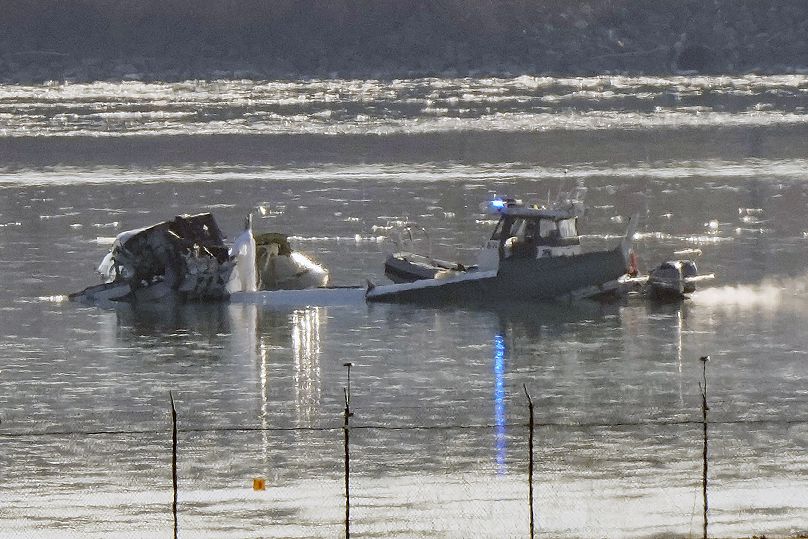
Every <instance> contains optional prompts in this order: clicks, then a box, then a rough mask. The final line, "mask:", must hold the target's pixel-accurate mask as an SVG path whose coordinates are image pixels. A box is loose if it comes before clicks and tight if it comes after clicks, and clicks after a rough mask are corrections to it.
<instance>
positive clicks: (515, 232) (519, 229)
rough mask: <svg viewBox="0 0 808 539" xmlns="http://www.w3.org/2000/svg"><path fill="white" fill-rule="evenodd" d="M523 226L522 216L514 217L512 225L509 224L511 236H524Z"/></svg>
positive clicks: (524, 225)
mask: <svg viewBox="0 0 808 539" xmlns="http://www.w3.org/2000/svg"><path fill="white" fill-rule="evenodd" d="M525 227H526V222H525V220H524V219H522V218H518V219H514V221H513V226H511V236H516V237H517V238H524V237H525Z"/></svg>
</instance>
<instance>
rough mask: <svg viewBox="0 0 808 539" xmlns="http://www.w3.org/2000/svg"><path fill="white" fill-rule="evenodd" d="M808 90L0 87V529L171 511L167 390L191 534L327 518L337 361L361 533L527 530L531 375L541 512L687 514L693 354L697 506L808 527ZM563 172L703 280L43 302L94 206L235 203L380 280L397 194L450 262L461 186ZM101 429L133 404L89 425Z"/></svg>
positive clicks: (135, 521) (756, 524)
mask: <svg viewBox="0 0 808 539" xmlns="http://www.w3.org/2000/svg"><path fill="white" fill-rule="evenodd" d="M806 89H808V79H806V78H805V76H788V77H763V76H746V77H737V78H730V77H694V78H687V77H672V78H667V79H661V78H641V77H637V78H631V77H597V78H583V79H553V78H531V77H519V78H513V79H415V80H400V81H351V80H312V81H288V82H274V83H269V82H267V83H258V84H253V83H248V82H240V81H236V82H232V81H231V82H224V81H222V82H212V83H202V82H186V83H180V84H161V83H152V84H145V83H135V82H133V83H124V84H108V83H96V84H88V85H72V84H68V85H43V86H0V149H2V153H0V282H2V285H3V286H2V287H0V330H1V331H2V334H3V336H4V346H3V347H2V349H0V420H2V423H0V445H2V447H3V450H2V451H0V470H2V474H3V484H4V489H3V493H2V494H0V507H2V508H3V509H2V511H0V528H2V530H3V531H0V536H15V535H23V536H25V535H36V534H37V533H38V532H40V531H42V530H46V532H47V534H48V535H49V536H54V537H57V536H62V537H70V536H76V535H79V534H81V535H86V536H97V537H109V536H116V535H119V536H123V535H127V534H129V535H131V533H135V534H136V535H138V536H144V537H146V536H155V537H156V536H161V537H162V536H165V535H166V533H168V532H169V531H170V529H169V526H170V515H168V513H167V512H166V511H167V509H166V507H167V504H168V503H169V502H170V477H169V476H168V475H167V473H166V472H167V470H168V468H167V466H168V463H169V461H170V454H169V453H168V450H169V446H168V445H167V440H169V439H170V433H169V431H168V430H167V429H168V427H169V424H168V423H167V420H168V415H167V395H168V391H172V392H173V393H174V396H175V399H176V402H177V405H178V409H179V413H180V422H181V426H182V427H183V428H184V429H186V430H184V431H183V432H182V443H181V453H180V455H181V457H180V477H181V481H182V487H181V491H180V497H181V502H182V505H183V507H184V509H183V516H182V517H181V518H182V519H183V522H184V525H185V526H186V527H187V528H186V529H188V530H189V531H188V533H192V534H193V535H194V536H200V537H206V536H207V537H227V536H231V537H244V536H266V535H271V536H273V535H278V536H281V535H283V536H337V535H338V534H339V533H340V530H341V524H340V522H341V518H342V513H341V510H342V505H341V504H342V503H343V500H342V498H341V490H340V489H341V480H342V438H341V436H342V434H341V431H340V430H339V429H340V426H341V424H342V423H341V421H342V415H341V414H342V412H343V407H344V400H343V399H344V392H343V388H344V386H345V383H346V380H345V377H346V372H345V367H344V366H343V365H344V363H345V362H348V361H350V362H352V363H353V364H354V367H353V369H352V382H351V383H352V386H351V387H352V409H353V411H354V412H355V416H354V418H353V419H352V421H355V423H354V424H355V425H357V426H361V427H363V428H357V429H356V430H355V431H352V440H353V441H352V443H353V444H354V445H353V446H352V451H353V452H354V453H353V455H354V458H355V459H356V460H355V461H353V462H352V474H353V476H352V477H353V480H354V485H355V488H356V489H357V490H356V495H357V499H359V500H360V502H359V505H358V509H357V512H356V518H357V521H356V525H357V529H359V530H361V531H362V533H367V534H376V535H383V536H402V537H415V536H422V537H426V536H434V535H439V536H474V535H477V536H480V535H482V536H488V537H501V536H523V535H524V531H525V529H526V527H525V525H526V524H525V523H526V522H527V509H526V506H525V504H524V503H523V501H524V500H523V498H524V492H525V490H526V485H525V475H524V474H525V469H526V462H525V460H524V456H525V454H526V443H527V442H526V429H525V425H526V422H527V415H526V413H527V411H526V405H525V398H524V389H523V384H524V385H525V386H527V388H529V390H530V391H531V394H532V396H533V399H534V401H535V403H536V412H537V420H538V422H539V423H540V424H541V425H542V426H541V427H540V429H539V430H538V431H537V438H536V440H537V446H536V449H537V454H538V455H539V460H538V462H539V465H538V467H537V470H538V471H537V475H536V483H537V485H538V487H537V488H538V491H537V502H538V505H537V507H538V514H539V521H540V522H541V526H542V528H541V530H542V533H545V534H546V535H549V536H553V537H582V536H625V537H648V536H655V535H656V536H662V535H672V536H684V535H691V534H698V533H700V511H699V507H698V502H699V501H700V500H699V496H700V492H701V491H700V487H701V484H700V480H701V460H700V459H701V443H702V440H701V435H702V431H701V425H700V423H699V421H700V420H701V419H700V418H701V409H700V403H701V400H700V399H701V395H700V389H699V382H700V381H701V376H702V372H701V364H700V363H699V361H698V358H699V357H700V356H703V355H710V357H711V359H710V362H709V364H708V369H709V371H708V375H709V376H710V382H709V388H710V414H711V420H712V421H714V423H713V424H711V425H710V434H711V446H710V451H711V461H710V464H711V467H710V481H711V482H710V485H711V486H710V489H711V493H712V494H711V495H712V496H714V497H712V498H711V511H712V513H711V515H712V516H713V517H714V518H713V521H712V525H711V526H712V527H711V535H715V536H722V537H724V536H749V535H752V534H764V533H765V534H767V535H772V536H784V535H796V534H799V533H805V532H806V528H805V524H804V523H805V522H806V521H808V519H806V518H805V516H806V515H808V506H806V501H805V499H804V496H803V495H802V494H803V492H804V491H805V486H806V485H805V473H806V470H808V460H806V456H805V455H807V454H808V451H806V450H808V445H806V440H808V438H806V436H805V424H804V423H803V422H804V421H806V420H808V414H806V409H808V408H806V405H808V394H806V392H805V387H804V386H805V383H804V381H805V377H806V376H808V363H806V350H808V337H806V336H805V335H806V334H805V332H804V328H805V325H806V323H808V320H807V319H806V318H808V316H806V314H807V313H808V311H806V306H808V303H806V302H807V301H808V296H807V295H806V294H807V293H808V288H807V286H806V285H808V275H806V267H808V255H807V253H808V251H806V249H807V248H808V225H807V224H806V222H805V215H806V210H808V183H806V174H805V170H806V164H808V163H806V157H805V156H806V140H808V137H806V126H804V125H803V124H804V123H805V122H804V114H803V113H804V107H805V99H806V95H808V94H806ZM130 135H131V136H130ZM576 187H585V188H586V199H585V200H586V203H587V206H588V210H587V213H586V215H585V216H584V217H583V218H582V219H581V222H580V229H581V231H582V234H583V236H582V242H583V244H584V247H585V248H587V249H589V248H592V249H594V248H604V247H610V246H613V245H616V243H617V242H618V241H619V239H620V238H621V237H622V236H623V235H624V234H625V227H626V223H627V220H628V218H629V217H630V216H632V215H634V214H639V215H640V226H639V228H638V235H637V239H636V242H635V248H636V251H637V253H638V255H639V258H640V267H641V269H642V270H648V269H650V268H651V267H653V266H655V265H657V264H659V263H660V262H662V261H664V260H667V259H671V258H674V256H675V255H674V254H673V253H674V252H675V251H680V250H691V252H692V251H694V250H700V251H701V255H700V256H698V257H697V258H696V262H697V263H698V265H699V268H700V270H701V272H703V273H713V272H714V273H715V274H716V277H715V279H714V280H713V281H711V282H706V283H702V284H700V285H699V290H698V291H697V292H696V293H695V294H693V296H692V298H690V299H689V300H686V301H684V302H682V303H681V304H679V303H676V304H657V303H649V302H645V301H643V300H639V299H636V298H631V299H629V300H626V301H620V302H614V303H591V302H582V303H579V304H566V303H564V304H556V303H550V304H546V305H502V304H492V305H490V306H486V307H484V308H475V309H468V308H464V307H462V306H461V307H454V308H445V309H441V308H438V309H432V308H430V309H424V308H420V307H417V306H401V305H365V304H364V303H363V302H361V301H359V302H347V301H342V302H340V301H336V299H335V301H334V302H333V303H332V304H328V305H325V306H319V307H301V306H297V307H292V306H289V305H283V306H275V307H272V306H262V305H256V304H255V303H251V302H249V301H241V300H239V301H234V302H233V303H231V304H221V305H219V304H214V305H186V306H180V307H176V308H169V307H166V306H159V305H157V306H155V305H151V306H140V307H131V306H121V307H119V308H117V309H114V310H104V309H99V308H95V307H87V306H82V305H77V304H74V303H71V302H67V301H65V295H66V294H67V293H70V292H74V291H78V290H80V289H82V288H84V287H85V286H88V285H90V284H94V283H96V282H97V277H96V275H95V273H94V271H95V268H96V267H97V265H98V263H99V262H100V260H101V258H102V257H103V256H104V254H105V253H106V250H107V249H108V248H109V245H110V243H111V241H112V239H113V238H114V237H115V236H116V235H117V234H118V233H120V232H121V231H123V230H128V229H133V228H138V227H142V226H147V225H150V224H153V223H155V222H158V221H162V220H164V219H168V218H171V217H173V216H174V215H177V214H182V213H197V212H202V211H212V212H213V213H214V215H215V217H216V219H217V222H218V223H219V225H220V227H221V228H222V230H223V231H224V232H225V234H227V235H228V236H229V237H230V238H232V237H234V235H235V234H236V233H237V232H238V231H240V230H241V226H242V225H241V223H242V222H243V218H244V214H245V213H246V212H248V211H252V212H254V227H255V229H256V230H260V231H277V232H283V233H287V234H289V235H290V236H291V241H292V244H293V247H294V248H296V249H298V250H300V251H302V252H304V253H306V254H308V255H311V256H312V257H313V258H314V259H316V260H317V261H318V262H319V263H321V264H323V265H325V266H326V267H327V268H329V269H330V271H331V277H332V282H333V283H334V284H336V285H340V286H347V285H363V284H364V283H365V282H366V280H367V279H370V280H371V281H373V282H376V283H381V282H385V279H384V276H383V274H382V271H383V270H382V263H383V260H384V257H385V255H386V254H387V253H388V252H390V251H391V250H392V248H393V244H392V242H391V241H390V236H391V235H392V234H394V231H395V229H396V227H397V226H399V225H401V224H402V223H405V222H411V221H416V222H418V223H419V224H420V225H422V226H423V227H425V228H426V229H427V230H429V233H430V240H431V249H432V254H433V256H436V257H439V258H446V259H457V260H460V261H462V262H464V263H471V262H473V261H474V257H475V254H476V250H477V248H478V247H479V246H480V245H481V244H482V242H483V241H485V240H486V239H487V238H488V237H490V234H491V231H492V228H493V223H492V221H491V219H490V218H489V217H487V216H485V215H482V214H480V213H479V211H478V208H479V204H480V202H483V201H485V200H490V198H491V197H493V196H494V195H497V194H499V195H504V194H511V195H517V196H520V197H521V198H523V199H525V200H526V201H546V200H547V199H548V198H550V199H552V198H554V197H555V196H556V194H557V193H559V192H564V191H569V190H571V189H573V188H576ZM241 299H244V298H241ZM241 427H243V428H244V430H237V429H238V428H241ZM416 427H417V428H416ZM116 429H120V430H122V431H127V432H128V431H131V432H134V433H136V434H125V433H118V434H107V435H103V434H95V435H87V434H86V433H87V432H96V433H97V432H108V431H111V430H114V431H116V432H117V430H116ZM217 429H219V430H217ZM233 429H236V430H233ZM329 429H335V430H329ZM49 433H50V434H49ZM81 433H85V434H81ZM167 436H168V437H167ZM167 458H168V459H169V460H167ZM256 476H264V477H266V478H267V483H268V490H267V491H265V492H253V491H252V486H251V485H252V482H251V481H252V478H253V477H256ZM43 483H47V484H48V491H47V492H46V493H44V494H43V493H42V490H41V488H40V487H41V485H42V484H43ZM425 499H426V500H427V501H425ZM268 508H269V509H268ZM68 514H71V515H78V517H79V518H77V519H75V520H72V521H71V522H72V524H71V526H72V527H70V528H69V529H66V528H65V524H64V522H65V515H68ZM267 515H271V516H270V517H267ZM113 517H114V518H113ZM33 523H36V524H35V525H36V526H38V527H36V528H35V527H34V524H33ZM425 523H426V524H425ZM267 530H269V531H267ZM4 534H5V535H4Z"/></svg>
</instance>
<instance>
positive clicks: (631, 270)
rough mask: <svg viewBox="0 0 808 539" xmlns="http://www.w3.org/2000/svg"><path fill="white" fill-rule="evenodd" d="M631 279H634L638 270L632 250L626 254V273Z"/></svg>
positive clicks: (635, 255) (635, 256) (635, 254)
mask: <svg viewBox="0 0 808 539" xmlns="http://www.w3.org/2000/svg"><path fill="white" fill-rule="evenodd" d="M627 273H628V274H629V275H630V276H631V277H636V276H637V275H638V274H639V273H640V270H639V268H638V267H637V253H635V252H634V250H633V249H632V250H631V251H629V252H628V272H627Z"/></svg>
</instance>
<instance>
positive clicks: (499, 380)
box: [494, 334, 507, 475]
mask: <svg viewBox="0 0 808 539" xmlns="http://www.w3.org/2000/svg"><path fill="white" fill-rule="evenodd" d="M506 353H507V349H506V347H505V338H504V337H503V336H502V335H500V334H497V335H494V425H495V427H494V446H495V449H496V463H497V473H498V474H499V475H505V473H506V472H507V469H506V467H505V453H506V440H505V434H506V433H505V357H506Z"/></svg>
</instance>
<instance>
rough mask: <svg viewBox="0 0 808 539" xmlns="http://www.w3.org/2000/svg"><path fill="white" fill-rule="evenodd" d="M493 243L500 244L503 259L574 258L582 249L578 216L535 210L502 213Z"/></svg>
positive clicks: (511, 210) (559, 211)
mask: <svg viewBox="0 0 808 539" xmlns="http://www.w3.org/2000/svg"><path fill="white" fill-rule="evenodd" d="M491 241H492V242H496V243H497V245H498V249H499V258H500V260H504V259H508V258H542V257H549V256H571V255H576V254H579V253H580V246H581V242H580V238H579V236H578V221H577V217H576V216H574V215H571V214H570V212H567V211H561V210H547V209H540V208H535V207H534V208H509V211H507V212H502V215H501V217H500V220H499V222H498V223H497V226H496V228H495V229H494V233H493V235H492V236H491Z"/></svg>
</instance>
